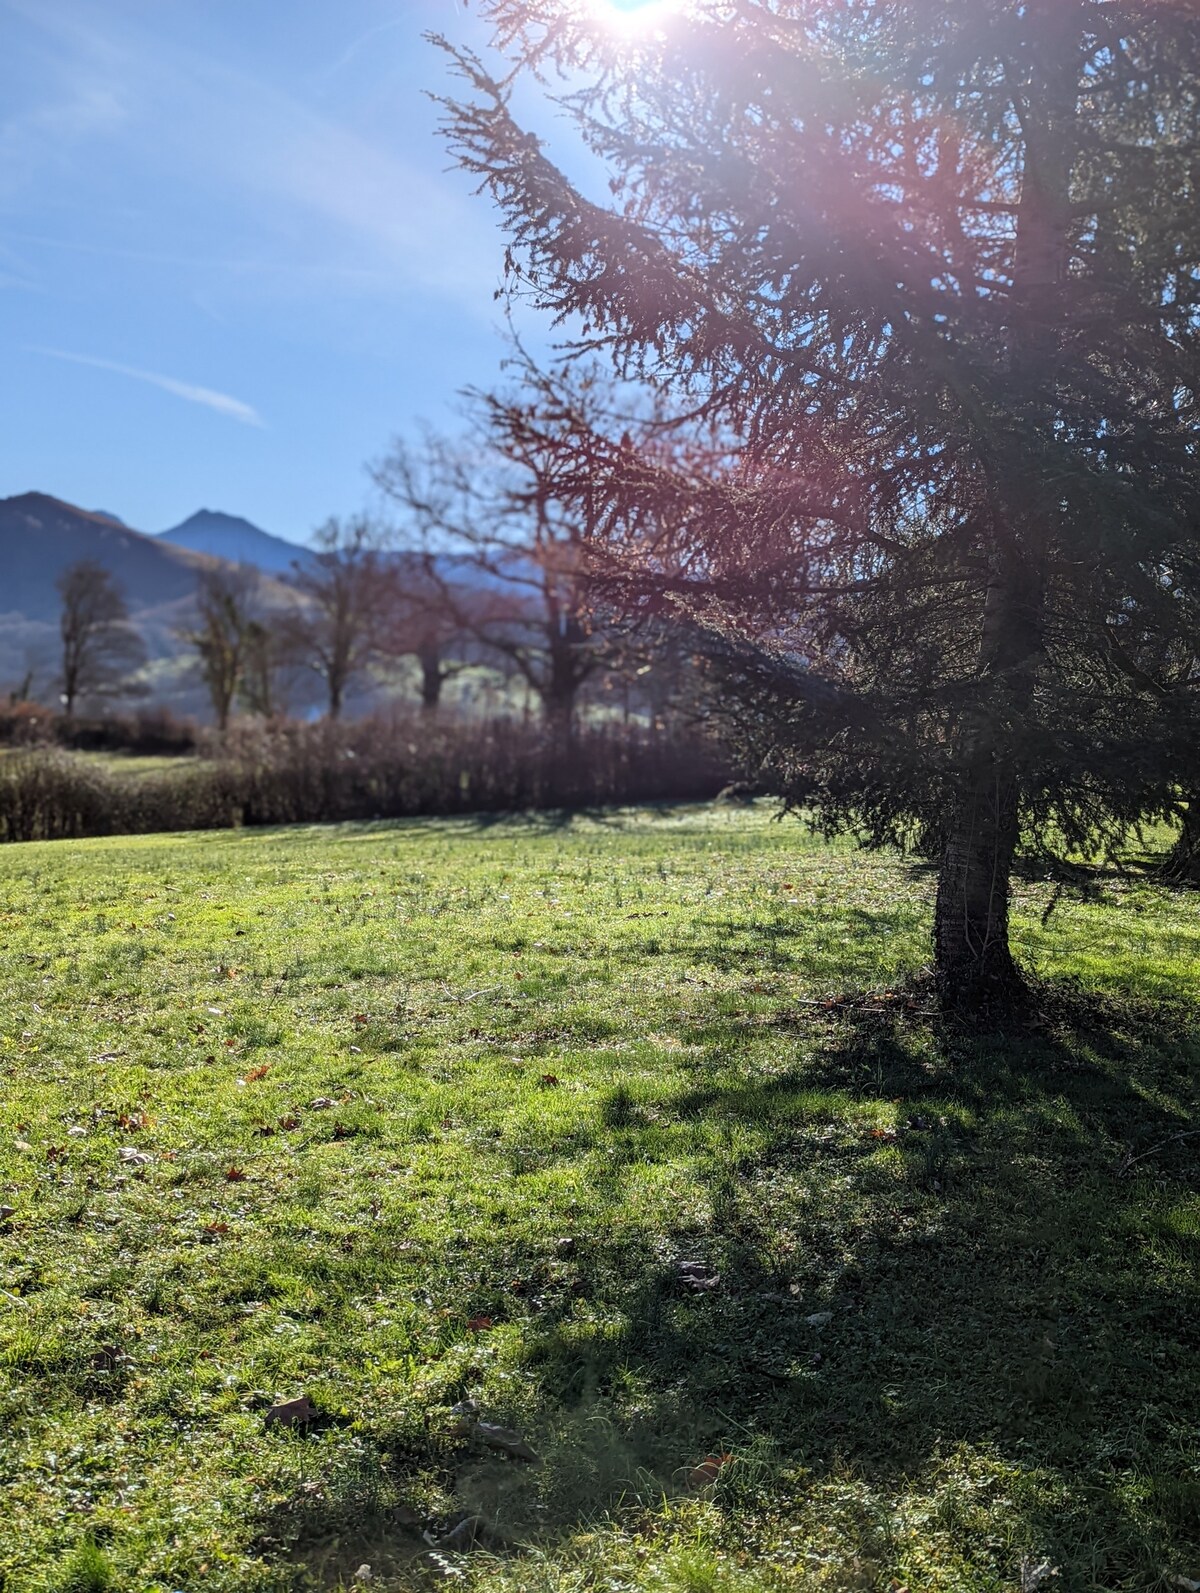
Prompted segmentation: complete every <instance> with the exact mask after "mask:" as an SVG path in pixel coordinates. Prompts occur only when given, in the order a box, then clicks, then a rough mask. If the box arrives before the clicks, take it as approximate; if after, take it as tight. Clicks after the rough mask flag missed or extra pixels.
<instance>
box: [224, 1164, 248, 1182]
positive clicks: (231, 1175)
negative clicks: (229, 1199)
mask: <svg viewBox="0 0 1200 1593" xmlns="http://www.w3.org/2000/svg"><path fill="white" fill-rule="evenodd" d="M249 1176H250V1175H249V1174H248V1173H247V1172H246V1170H245V1169H244V1168H242V1167H227V1168H226V1169H225V1182H226V1183H228V1184H241V1183H244V1182H245V1181H246V1179H247V1178H248V1177H249Z"/></svg>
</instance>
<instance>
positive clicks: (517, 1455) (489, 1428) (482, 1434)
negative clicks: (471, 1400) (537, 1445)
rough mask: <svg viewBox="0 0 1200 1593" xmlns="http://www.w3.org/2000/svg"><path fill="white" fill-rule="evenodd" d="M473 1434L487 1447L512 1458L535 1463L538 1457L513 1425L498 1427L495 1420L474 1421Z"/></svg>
mask: <svg viewBox="0 0 1200 1593" xmlns="http://www.w3.org/2000/svg"><path fill="white" fill-rule="evenodd" d="M475 1436H476V1438H478V1439H480V1440H481V1441H482V1442H483V1443H485V1444H486V1445H487V1446H488V1448H489V1449H498V1450H499V1451H500V1453H501V1454H503V1455H509V1456H511V1458H512V1459H513V1460H528V1461H532V1462H533V1463H535V1464H536V1463H537V1461H538V1460H539V1459H540V1457H539V1456H538V1454H537V1453H536V1452H535V1451H534V1450H532V1449H530V1447H529V1445H528V1444H527V1443H526V1442H525V1440H524V1439H523V1438H522V1437H521V1435H520V1433H519V1432H517V1431H516V1429H515V1428H513V1427H498V1426H497V1425H496V1423H495V1422H476V1423H475Z"/></svg>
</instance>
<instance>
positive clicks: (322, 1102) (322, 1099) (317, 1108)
mask: <svg viewBox="0 0 1200 1593" xmlns="http://www.w3.org/2000/svg"><path fill="white" fill-rule="evenodd" d="M336 1105H337V1102H336V1101H335V1100H334V1098H333V1096H332V1095H318V1096H317V1098H316V1100H315V1101H309V1103H308V1108H309V1111H311V1112H325V1111H328V1110H329V1108H330V1107H331V1106H336Z"/></svg>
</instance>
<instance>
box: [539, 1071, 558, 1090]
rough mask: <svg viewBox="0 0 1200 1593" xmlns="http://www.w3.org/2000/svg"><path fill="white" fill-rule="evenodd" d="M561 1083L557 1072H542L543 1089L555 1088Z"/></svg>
mask: <svg viewBox="0 0 1200 1593" xmlns="http://www.w3.org/2000/svg"><path fill="white" fill-rule="evenodd" d="M561 1083H562V1080H561V1079H560V1078H559V1076H558V1074H557V1073H543V1074H542V1087H543V1089H547V1090H553V1089H557V1088H558V1086H559V1085H560V1084H561Z"/></svg>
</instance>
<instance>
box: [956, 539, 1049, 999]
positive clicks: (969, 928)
mask: <svg viewBox="0 0 1200 1593" xmlns="http://www.w3.org/2000/svg"><path fill="white" fill-rule="evenodd" d="M1006 553H1007V562H1008V569H1007V570H1006V571H1005V570H1003V569H1001V568H997V570H996V573H994V574H993V577H992V579H991V580H990V581H989V583H988V588H987V595H986V598H985V600H984V612H983V623H982V627H981V632H980V641H979V663H978V673H979V681H980V685H981V690H982V696H983V703H982V705H981V706H980V707H979V708H977V709H976V711H975V712H974V714H973V715H972V716H971V717H970V719H969V721H968V723H967V725H966V726H965V727H964V734H963V746H962V758H961V766H960V767H961V774H960V781H959V795H958V799H957V801H956V802H955V804H954V807H953V811H952V813H951V818H950V825H949V829H948V832H947V838H946V844H945V848H944V850H943V853H942V858H941V865H940V868H939V872H938V888H937V905H936V909H935V914H934V931H933V942H934V971H935V974H936V978H937V985H938V991H939V994H940V997H941V1000H942V1003H943V1005H945V1006H946V1007H949V1008H953V1009H956V1010H959V1011H973V1012H978V1011H996V1012H1000V1011H1003V1010H1004V1009H1006V1008H1011V1007H1013V1006H1016V1005H1019V1004H1020V1001H1021V999H1022V996H1023V994H1024V984H1023V981H1022V979H1021V976H1020V974H1019V973H1018V971H1017V966H1016V964H1015V962H1014V961H1013V957H1012V952H1011V950H1010V948H1009V943H1008V904H1009V881H1010V879H1011V875H1012V866H1013V860H1014V857H1015V855H1016V850H1017V842H1018V840H1019V838H1020V801H1019V796H1020V793H1019V789H1018V783H1017V779H1016V776H1015V773H1014V771H1013V769H1012V767H1011V756H1010V754H1009V752H1008V750H1007V748H1006V746H1005V736H1004V733H1003V729H1002V721H1003V720H1007V721H1008V723H1009V724H1011V723H1013V721H1014V720H1015V721H1016V722H1018V723H1019V722H1020V721H1021V720H1022V719H1023V718H1024V716H1025V715H1026V714H1027V712H1028V709H1029V705H1030V700H1031V697H1032V691H1033V675H1034V671H1035V669H1036V667H1037V663H1038V661H1039V658H1040V653H1041V639H1040V638H1041V603H1042V596H1041V584H1040V580H1039V578H1038V575H1037V571H1036V566H1034V567H1033V568H1031V567H1030V564H1029V562H1026V561H1022V560H1021V553H1020V547H1019V543H1014V544H1013V545H1010V547H1009V548H1008V549H1007V550H1006ZM997 562H998V563H999V561H997Z"/></svg>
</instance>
